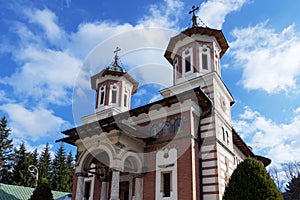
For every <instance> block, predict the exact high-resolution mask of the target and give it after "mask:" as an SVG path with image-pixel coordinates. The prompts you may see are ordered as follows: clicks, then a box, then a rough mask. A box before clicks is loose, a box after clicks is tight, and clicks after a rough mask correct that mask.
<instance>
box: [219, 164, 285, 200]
mask: <svg viewBox="0 0 300 200" xmlns="http://www.w3.org/2000/svg"><path fill="white" fill-rule="evenodd" d="M240 199H242V200H266V199H268V200H282V199H283V197H282V195H281V193H280V191H279V190H278V188H277V187H276V185H275V183H274V181H273V180H272V179H271V177H270V175H269V174H268V173H267V171H266V169H265V168H264V166H263V165H262V164H261V163H260V162H259V161H257V160H255V159H252V158H248V159H246V160H244V161H243V162H242V163H240V164H239V165H238V166H237V168H236V169H235V171H234V172H233V174H232V176H231V178H230V180H229V183H228V185H227V186H226V188H225V193H224V196H223V200H240Z"/></svg>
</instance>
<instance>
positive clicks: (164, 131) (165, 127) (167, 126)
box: [162, 122, 171, 136]
mask: <svg viewBox="0 0 300 200" xmlns="http://www.w3.org/2000/svg"><path fill="white" fill-rule="evenodd" d="M170 133H171V123H170V122H165V123H163V126H162V135H163V136H164V135H170Z"/></svg>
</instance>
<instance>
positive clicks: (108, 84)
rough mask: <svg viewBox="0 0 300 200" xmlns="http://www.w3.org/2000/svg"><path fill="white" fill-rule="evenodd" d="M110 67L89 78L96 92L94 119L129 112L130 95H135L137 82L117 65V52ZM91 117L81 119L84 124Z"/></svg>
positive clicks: (117, 50)
mask: <svg viewBox="0 0 300 200" xmlns="http://www.w3.org/2000/svg"><path fill="white" fill-rule="evenodd" d="M120 50H121V49H120V48H118V47H117V48H116V50H115V51H114V53H115V58H114V62H113V64H112V65H110V66H109V67H107V68H106V69H104V70H102V71H101V72H99V73H98V74H95V75H94V76H92V77H91V87H92V89H93V90H95V91H96V104H95V115H96V116H97V117H96V119H98V120H99V119H103V118H105V117H109V116H113V115H116V114H119V113H122V112H126V111H128V110H130V101H131V95H133V94H134V93H136V90H137V88H138V82H137V81H136V80H135V79H134V78H132V77H131V76H130V75H129V74H128V73H127V72H126V71H125V70H124V69H123V68H122V67H121V66H120V64H119V56H118V52H119V51H120ZM91 117H93V116H88V117H85V118H82V120H83V121H84V122H85V123H86V122H89V121H91V120H92V121H93V119H91Z"/></svg>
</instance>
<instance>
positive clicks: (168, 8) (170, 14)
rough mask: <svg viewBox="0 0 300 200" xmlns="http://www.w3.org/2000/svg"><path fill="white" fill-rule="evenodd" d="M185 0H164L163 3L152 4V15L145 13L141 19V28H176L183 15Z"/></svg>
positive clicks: (139, 25)
mask: <svg viewBox="0 0 300 200" xmlns="http://www.w3.org/2000/svg"><path fill="white" fill-rule="evenodd" d="M182 10H183V2H182V1H178V0H164V1H163V3H161V4H152V5H151V6H150V9H149V11H150V15H145V16H144V17H143V19H142V20H140V21H139V23H138V27H139V28H145V27H146V28H162V27H164V28H174V27H177V26H178V25H177V24H178V20H179V18H180V17H181V16H182Z"/></svg>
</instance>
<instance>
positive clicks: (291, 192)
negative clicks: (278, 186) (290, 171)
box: [285, 177, 300, 200]
mask: <svg viewBox="0 0 300 200" xmlns="http://www.w3.org/2000/svg"><path fill="white" fill-rule="evenodd" d="M285 191H286V196H287V197H288V198H287V199H288V200H299V199H300V177H294V178H292V180H291V181H289V182H288V183H287V185H286V188H285Z"/></svg>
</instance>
